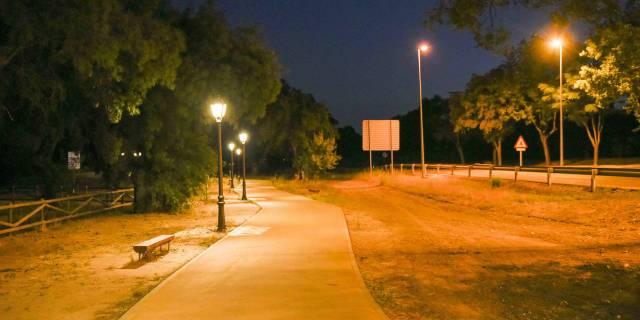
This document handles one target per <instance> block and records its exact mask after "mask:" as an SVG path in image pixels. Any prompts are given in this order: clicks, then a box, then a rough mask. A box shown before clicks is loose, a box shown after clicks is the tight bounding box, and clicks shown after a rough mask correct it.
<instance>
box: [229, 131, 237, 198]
mask: <svg viewBox="0 0 640 320" xmlns="http://www.w3.org/2000/svg"><path fill="white" fill-rule="evenodd" d="M227 146H228V147H229V151H231V153H230V156H231V171H230V172H229V183H230V185H231V189H233V188H235V186H234V185H233V158H234V155H233V152H234V151H235V150H236V144H235V143H233V142H229V144H228V145H227Z"/></svg>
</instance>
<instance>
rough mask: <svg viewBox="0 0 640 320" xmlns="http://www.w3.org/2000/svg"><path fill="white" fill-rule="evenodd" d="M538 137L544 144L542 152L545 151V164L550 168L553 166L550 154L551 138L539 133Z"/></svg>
mask: <svg viewBox="0 0 640 320" xmlns="http://www.w3.org/2000/svg"><path fill="white" fill-rule="evenodd" d="M538 135H539V137H540V143H542V151H544V163H545V164H546V165H547V166H549V165H551V155H550V154H549V136H547V135H545V134H543V133H542V132H540V131H538Z"/></svg>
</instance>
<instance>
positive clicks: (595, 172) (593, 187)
mask: <svg viewBox="0 0 640 320" xmlns="http://www.w3.org/2000/svg"><path fill="white" fill-rule="evenodd" d="M597 175H598V169H591V188H590V189H591V192H596V176H597Z"/></svg>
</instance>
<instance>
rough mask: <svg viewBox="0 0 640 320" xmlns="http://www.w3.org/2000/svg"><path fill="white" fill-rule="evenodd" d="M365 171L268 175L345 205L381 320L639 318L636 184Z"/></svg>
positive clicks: (639, 244) (284, 184)
mask: <svg viewBox="0 0 640 320" xmlns="http://www.w3.org/2000/svg"><path fill="white" fill-rule="evenodd" d="M377 179H378V180H373V181H371V180H368V177H366V176H361V177H359V178H358V179H355V180H351V181H343V182H335V181H315V182H311V183H300V182H291V181H276V185H277V186H279V187H281V188H284V189H286V190H289V191H294V192H297V193H301V194H306V195H308V196H310V197H313V198H315V199H318V200H322V201H328V202H332V203H335V204H337V205H339V206H341V207H342V208H343V209H344V210H345V215H346V217H347V221H348V223H349V228H350V231H351V236H352V242H353V247H354V251H355V254H356V258H357V260H358V262H359V265H360V269H361V271H362V274H363V277H364V279H365V282H366V283H367V285H368V287H369V289H370V291H371V292H372V294H373V295H374V297H375V299H376V300H377V301H378V303H379V304H380V305H382V307H383V308H384V310H385V312H386V313H387V314H388V315H389V316H390V318H392V319H640V304H639V303H638V302H639V301H640V266H639V264H640V242H639V241H638V239H639V238H640V206H639V205H638V204H639V203H640V192H633V191H600V192H596V193H590V192H586V191H585V189H584V188H582V187H572V186H552V187H547V186H546V185H543V184H536V183H522V182H518V183H517V184H514V183H513V182H512V181H502V183H501V186H499V187H495V186H494V187H493V188H492V186H491V185H490V183H489V182H488V181H487V180H486V179H478V180H476V179H466V178H458V177H451V176H430V177H429V178H427V179H420V178H417V177H409V176H400V177H395V178H389V177H378V178H377ZM376 182H378V183H379V185H378V186H375V185H376ZM309 188H313V189H317V190H319V192H317V193H312V192H309V191H308V189H309Z"/></svg>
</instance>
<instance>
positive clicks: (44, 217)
mask: <svg viewBox="0 0 640 320" xmlns="http://www.w3.org/2000/svg"><path fill="white" fill-rule="evenodd" d="M133 200H134V197H133V189H132V188H131V189H120V190H114V191H106V192H97V193H90V194H83V195H77V196H69V197H63V198H55V199H47V200H45V199H42V200H39V201H28V202H19V203H14V204H9V205H3V206H0V235H2V234H8V233H12V232H16V231H19V230H24V229H28V228H34V227H38V226H40V227H41V229H42V230H46V227H47V224H50V223H57V222H60V221H64V220H67V219H72V218H78V217H82V216H86V215H89V214H94V213H99V212H105V211H109V210H114V209H118V208H127V207H132V206H133Z"/></svg>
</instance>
